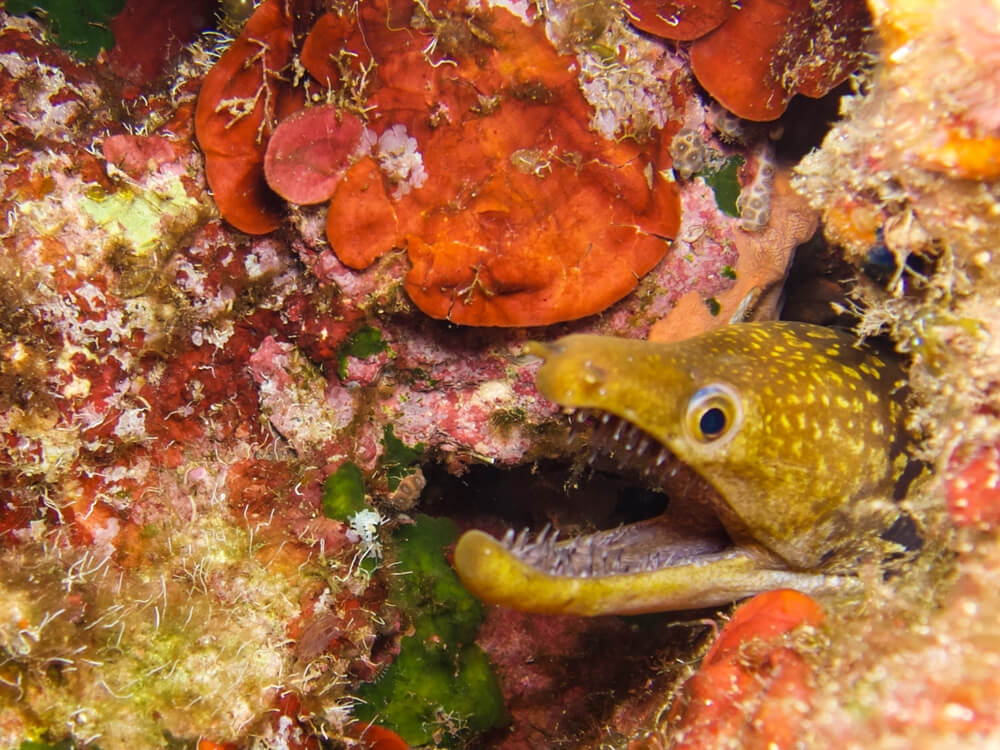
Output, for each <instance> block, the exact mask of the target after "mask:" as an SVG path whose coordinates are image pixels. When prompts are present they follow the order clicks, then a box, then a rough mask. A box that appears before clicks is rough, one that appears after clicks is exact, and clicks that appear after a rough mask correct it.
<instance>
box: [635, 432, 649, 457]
mask: <svg viewBox="0 0 1000 750" xmlns="http://www.w3.org/2000/svg"><path fill="white" fill-rule="evenodd" d="M648 447H649V438H648V437H646V436H645V435H643V436H642V437H641V438H639V444H638V445H636V446H635V452H636V453H645V452H646V448H648Z"/></svg>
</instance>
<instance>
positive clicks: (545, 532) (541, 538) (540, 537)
mask: <svg viewBox="0 0 1000 750" xmlns="http://www.w3.org/2000/svg"><path fill="white" fill-rule="evenodd" d="M551 530H552V524H550V523H547V524H545V528H543V529H542V530H541V531H539V532H538V536H536V537H535V544H536V545H541V544H542V543H543V542H545V537H546V536H548V534H549V531H551Z"/></svg>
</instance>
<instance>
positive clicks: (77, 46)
mask: <svg viewBox="0 0 1000 750" xmlns="http://www.w3.org/2000/svg"><path fill="white" fill-rule="evenodd" d="M124 7H125V0H7V12H8V13H10V14H11V15H15V16H25V15H28V14H29V13H30V14H39V13H40V14H43V15H44V20H45V21H46V23H47V25H48V28H49V33H50V34H51V35H52V40H53V41H54V42H55V43H56V44H58V45H59V46H60V47H62V48H63V49H64V50H66V51H67V52H70V53H72V54H73V55H75V56H76V57H78V58H79V59H81V60H93V59H94V58H95V57H97V55H98V54H100V52H101V50H102V49H111V48H112V47H114V46H115V37H114V35H113V34H112V33H111V29H110V28H109V27H108V24H109V23H110V21H111V19H112V18H113V17H114V16H115V15H117V14H118V13H120V12H121V10H122V9H123V8H124Z"/></svg>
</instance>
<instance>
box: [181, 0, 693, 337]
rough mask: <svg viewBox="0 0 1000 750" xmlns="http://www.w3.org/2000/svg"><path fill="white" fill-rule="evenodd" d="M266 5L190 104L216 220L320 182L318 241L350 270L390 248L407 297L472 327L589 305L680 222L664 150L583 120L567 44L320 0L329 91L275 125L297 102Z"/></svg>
mask: <svg viewBox="0 0 1000 750" xmlns="http://www.w3.org/2000/svg"><path fill="white" fill-rule="evenodd" d="M281 7H282V6H281V5H280V4H279V3H278V2H276V1H275V0H267V2H265V3H263V4H262V5H261V6H260V7H259V8H258V9H257V11H255V13H254V15H253V16H252V17H251V19H250V21H249V23H248V24H247V26H246V28H245V29H244V32H243V33H242V34H241V35H240V37H239V39H237V40H236V42H235V43H234V44H233V46H232V47H231V48H230V49H229V50H228V51H227V52H226V53H225V54H224V55H223V57H222V58H221V60H220V61H219V63H218V64H217V65H216V67H215V68H214V69H213V70H212V71H211V73H210V74H209V76H208V77H207V78H206V81H205V85H204V88H203V90H202V94H201V96H200V97H199V101H198V111H197V116H196V126H197V133H198V138H199V141H200V143H201V145H202V147H203V149H204V150H205V154H206V171H207V175H208V179H209V184H210V185H211V187H212V189H213V190H214V191H215V195H216V201H217V203H218V205H219V210H220V211H221V213H222V215H223V217H224V218H226V219H227V220H228V221H229V222H230V223H232V224H234V225H235V226H237V227H238V228H240V229H242V230H244V231H247V232H251V233H263V232H268V231H270V230H272V229H274V228H276V227H277V225H278V223H279V222H280V218H281V213H280V210H279V208H278V207H277V206H276V205H275V204H274V202H273V200H272V199H273V198H274V197H275V196H273V195H272V194H271V193H270V190H268V188H267V184H269V185H270V187H271V188H273V189H274V190H275V191H276V192H277V193H279V194H280V195H282V196H283V197H285V198H286V199H288V200H290V201H292V202H295V203H314V202H319V201H323V200H326V199H327V198H330V197H331V196H332V200H331V204H330V214H329V217H328V219H327V237H328V239H329V240H330V243H331V245H332V246H333V249H334V252H336V254H337V256H338V257H339V258H340V259H341V261H342V262H344V263H345V264H347V265H348V266H350V267H353V268H357V269H362V268H365V267H367V266H368V265H370V264H371V263H373V262H374V261H375V260H376V259H377V258H378V257H379V256H381V255H383V254H384V253H386V252H388V251H389V250H391V249H393V248H399V249H405V250H406V251H407V252H408V254H409V259H410V262H411V265H412V268H411V270H410V272H409V274H408V275H407V277H406V280H405V289H406V291H407V293H408V294H409V295H410V297H411V299H412V300H413V301H414V302H415V303H416V305H417V306H418V307H419V308H420V309H421V310H423V311H424V312H426V313H427V314H429V315H431V316H433V317H437V318H446V319H448V320H451V321H452V322H455V323H464V324H468V325H492V326H524V325H544V324H548V323H554V322H558V321H562V320H570V319H574V318H579V317H582V316H585V315H589V314H592V313H596V312H599V311H601V310H603V309H604V308H606V307H607V306H608V305H610V304H612V303H613V302H616V301H617V300H619V299H621V298H622V297H623V296H625V295H626V294H627V293H628V292H629V291H631V290H632V289H633V288H635V285H636V283H637V281H638V279H639V278H640V277H641V276H642V275H643V274H645V273H646V272H648V271H649V270H650V269H651V268H652V267H653V266H654V265H655V264H656V263H657V262H658V261H659V260H660V259H661V258H662V257H663V255H664V254H665V253H666V251H667V249H668V244H667V240H668V239H669V238H671V237H672V236H673V235H674V234H675V232H676V230H677V228H678V226H679V223H680V201H679V195H678V191H677V188H676V186H675V185H674V184H673V183H672V182H670V181H668V180H667V179H665V178H664V177H663V176H662V174H661V170H663V169H665V168H666V167H668V166H669V157H666V156H661V149H660V147H659V141H658V138H657V137H656V135H655V134H654V135H651V136H649V137H647V138H645V139H644V140H643V141H642V142H636V141H630V142H620V143H619V142H612V141H606V140H604V139H603V138H601V137H599V136H598V135H597V134H595V133H593V132H591V130H590V129H589V119H590V114H591V112H590V108H589V105H588V104H587V102H586V100H585V99H584V98H583V95H582V93H581V92H580V90H579V88H578V84H577V80H576V73H577V68H576V60H575V58H574V57H572V56H569V55H560V54H559V53H558V52H557V51H556V50H555V48H554V47H553V46H552V44H551V43H550V42H549V40H548V39H547V38H546V36H545V31H544V28H543V25H542V24H539V23H536V24H526V23H525V22H524V21H522V20H521V19H518V18H516V17H515V16H513V15H512V14H511V13H509V12H508V11H506V10H503V9H491V10H487V9H475V8H472V9H470V6H467V5H465V4H460V3H456V2H432V3H428V4H424V3H414V2H411V0H381V1H375V2H370V3H365V4H362V5H360V6H358V7H357V9H356V15H349V14H346V15H343V16H341V15H337V14H336V13H332V12H331V13H327V14H325V15H323V16H321V17H320V18H319V19H318V20H317V21H316V23H315V24H313V26H312V29H311V31H310V33H309V34H308V36H307V37H306V38H305V41H304V43H303V44H302V47H301V54H300V61H301V62H302V65H303V67H304V68H305V70H306V71H307V72H308V74H309V77H311V79H314V81H315V82H316V83H318V84H319V85H320V86H321V87H324V88H325V89H326V90H327V91H328V92H329V93H328V96H329V97H330V98H331V99H332V100H333V102H332V104H330V105H325V106H319V107H313V108H311V109H310V110H307V111H305V112H301V113H298V114H295V115H293V116H292V117H291V118H290V119H288V120H287V121H281V120H282V117H284V116H287V115H288V114H289V113H291V112H294V111H295V110H297V109H300V108H301V106H302V96H301V93H295V90H294V89H292V87H291V83H290V82H289V81H284V80H283V79H282V78H281V76H280V75H279V73H278V71H280V70H281V68H282V66H283V65H284V64H285V63H286V62H288V61H289V60H290V57H291V54H292V51H293V41H292V22H291V19H290V17H289V15H288V14H287V13H285V12H283V11H282V10H281ZM678 85H680V84H678ZM350 112H355V113H357V114H359V115H361V116H363V117H364V118H365V119H366V125H367V130H364V131H362V128H361V120H359V119H358V118H357V117H355V116H354V115H353V114H350ZM279 121H281V122H280V124H279V125H277V127H276V129H275V123H277V122H279ZM272 129H274V134H273V136H272V135H271V131H272ZM269 138H270V144H269V145H268V139H269ZM265 147H267V152H266V154H267V155H266V157H265ZM265 175H266V178H267V184H265V182H264V179H263V178H264V177H265Z"/></svg>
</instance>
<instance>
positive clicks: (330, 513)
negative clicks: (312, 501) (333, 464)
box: [323, 461, 368, 521]
mask: <svg viewBox="0 0 1000 750" xmlns="http://www.w3.org/2000/svg"><path fill="white" fill-rule="evenodd" d="M367 507H368V506H367V505H365V479H364V477H363V476H362V475H361V469H359V468H358V467H357V465H356V464H353V463H351V462H350V461H347V462H346V463H343V464H341V466H340V468H339V469H337V470H336V471H335V472H333V474H331V475H330V476H329V477H327V480H326V482H325V483H324V484H323V515H324V516H326V517H327V518H332V519H334V520H335V521H347V520H348V519H350V518H351V517H352V516H353V515H355V514H356V513H357V512H358V511H362V510H364V509H365V508H367Z"/></svg>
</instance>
